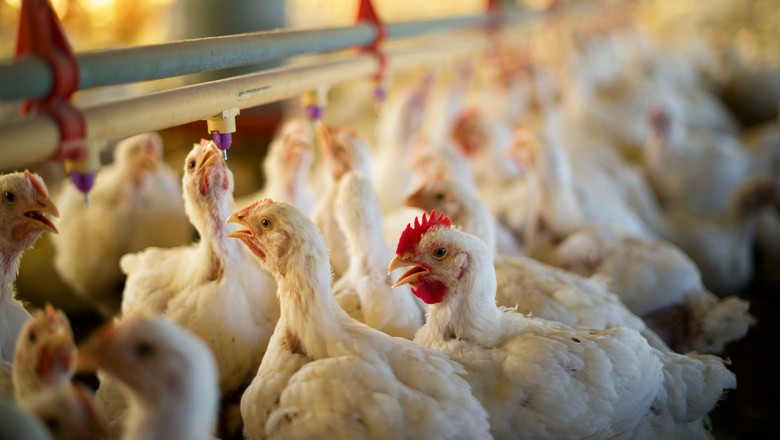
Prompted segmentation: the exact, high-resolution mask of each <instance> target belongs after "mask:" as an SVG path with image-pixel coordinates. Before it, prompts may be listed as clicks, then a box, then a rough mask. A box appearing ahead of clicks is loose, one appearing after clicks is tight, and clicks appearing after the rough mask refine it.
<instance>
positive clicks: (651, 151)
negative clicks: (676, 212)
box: [643, 106, 754, 214]
mask: <svg viewBox="0 0 780 440" xmlns="http://www.w3.org/2000/svg"><path fill="white" fill-rule="evenodd" d="M648 118H649V119H650V126H651V127H652V135H651V137H650V140H649V141H648V143H647V144H646V145H645V149H644V162H643V164H644V167H645V172H646V174H647V177H648V180H649V182H650V183H651V184H652V187H653V190H654V191H655V193H656V195H657V196H658V199H659V200H660V201H661V202H662V203H663V204H664V205H666V206H670V207H683V208H685V209H688V210H691V211H696V212H711V213H716V214H720V213H723V212H725V210H726V208H727V207H728V204H729V202H730V201H731V200H732V199H733V195H734V192H735V191H736V190H737V188H739V187H740V186H741V185H742V184H743V183H744V182H746V180H747V178H748V177H750V174H751V172H752V170H753V166H754V164H753V163H752V158H751V157H750V156H749V154H748V153H747V149H745V148H744V147H743V146H742V145H741V144H740V142H739V139H738V138H736V137H733V136H728V135H726V134H723V133H712V132H710V131H704V130H698V131H697V130H695V129H691V128H688V127H684V126H682V124H680V123H679V122H678V121H677V122H676V121H675V119H674V115H671V114H670V112H669V111H668V110H665V109H664V108H662V107H659V106H656V107H652V108H651V109H650V110H649V112H648Z"/></svg>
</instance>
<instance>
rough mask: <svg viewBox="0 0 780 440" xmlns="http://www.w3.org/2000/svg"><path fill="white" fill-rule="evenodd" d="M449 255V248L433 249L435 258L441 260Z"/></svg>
mask: <svg viewBox="0 0 780 440" xmlns="http://www.w3.org/2000/svg"><path fill="white" fill-rule="evenodd" d="M446 256H447V248H438V249H435V250H434V251H433V258H435V259H437V260H441V259H442V258H444V257H446Z"/></svg>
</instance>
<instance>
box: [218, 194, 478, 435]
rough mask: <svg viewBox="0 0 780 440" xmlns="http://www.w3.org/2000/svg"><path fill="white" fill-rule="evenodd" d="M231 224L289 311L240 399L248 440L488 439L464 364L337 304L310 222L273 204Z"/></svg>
mask: <svg viewBox="0 0 780 440" xmlns="http://www.w3.org/2000/svg"><path fill="white" fill-rule="evenodd" d="M229 221H233V222H237V223H240V224H241V225H243V226H245V227H246V228H247V229H245V230H240V231H236V232H234V233H232V234H231V235H232V236H234V237H236V238H239V239H240V240H241V241H242V242H243V243H244V244H246V246H247V247H248V248H249V249H251V250H252V252H253V253H254V254H255V255H256V256H257V258H258V259H259V260H260V261H261V262H262V264H263V265H264V266H265V267H266V268H267V269H268V270H269V271H270V272H272V273H273V274H274V276H275V277H276V280H277V283H278V285H279V289H278V291H277V294H278V296H279V302H280V304H281V311H282V312H281V317H280V318H279V322H278V324H277V327H276V330H275V331H274V335H273V338H272V340H271V343H270V345H269V349H268V351H267V353H266V356H265V357H264V358H263V362H262V364H261V365H260V369H259V370H258V372H257V376H256V377H255V379H254V381H253V382H252V384H251V385H250V386H249V388H247V390H246V392H245V393H244V396H243V398H242V399H241V413H242V415H243V418H244V422H245V431H244V433H245V436H246V437H247V438H250V439H258V438H311V437H319V438H372V439H373V438H375V439H379V438H387V436H388V435H393V436H399V437H404V438H464V439H475V438H488V437H489V433H488V422H487V415H486V414H485V411H484V409H483V408H482V406H481V405H480V404H479V402H478V401H477V400H476V399H475V398H474V397H473V396H472V395H471V392H470V390H469V387H468V385H467V383H466V381H465V380H464V379H463V377H462V376H461V375H462V374H463V373H464V372H463V370H462V368H461V366H460V365H458V364H457V363H454V362H451V361H450V360H449V359H448V358H447V356H445V355H443V354H441V353H437V352H435V351H431V350H427V349H423V348H421V347H419V346H417V345H416V344H413V343H412V342H410V341H407V340H404V339H401V338H393V337H390V336H388V335H386V334H384V333H382V332H380V331H378V330H374V329H372V328H370V327H367V326H365V325H364V324H362V323H360V322H359V321H356V320H354V319H352V318H350V317H349V316H348V315H347V314H346V313H345V312H344V311H343V310H342V309H341V308H340V307H339V306H338V304H336V302H335V301H334V300H333V295H332V293H331V288H330V265H329V264H328V260H329V259H328V253H327V247H326V246H325V241H324V239H323V237H322V234H321V233H320V232H319V230H318V229H317V227H316V226H315V225H314V224H313V223H312V222H311V221H310V220H309V219H308V218H306V216H305V215H303V214H302V213H301V212H300V211H298V210H297V209H295V208H294V207H293V206H291V205H287V204H285V203H275V202H273V201H271V200H268V199H265V200H260V201H258V202H257V203H255V204H254V205H252V206H249V207H247V208H245V209H243V210H241V211H238V212H236V213H234V214H233V215H232V216H231V217H230V219H229Z"/></svg>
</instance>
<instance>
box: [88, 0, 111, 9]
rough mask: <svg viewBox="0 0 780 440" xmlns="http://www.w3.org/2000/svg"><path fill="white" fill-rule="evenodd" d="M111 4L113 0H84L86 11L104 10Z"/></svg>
mask: <svg viewBox="0 0 780 440" xmlns="http://www.w3.org/2000/svg"><path fill="white" fill-rule="evenodd" d="M113 4H114V0H84V6H85V7H87V8H88V9H104V8H108V7H110V6H113Z"/></svg>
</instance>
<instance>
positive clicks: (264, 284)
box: [121, 141, 279, 393]
mask: <svg viewBox="0 0 780 440" xmlns="http://www.w3.org/2000/svg"><path fill="white" fill-rule="evenodd" d="M182 186H183V188H184V203H185V207H186V209H187V215H188V217H189V218H190V220H191V221H192V224H193V225H194V226H195V229H197V231H198V233H199V234H200V241H199V242H198V243H195V244H192V245H189V246H185V247H178V248H170V249H161V248H149V249H147V250H145V251H143V252H141V253H138V254H128V255H125V256H124V257H122V260H121V266H122V270H123V271H124V272H125V273H126V274H127V283H126V287H125V291H124V300H123V302H122V313H123V314H124V313H129V312H132V311H134V310H145V311H150V312H156V313H160V314H164V315H166V316H167V317H168V318H170V319H171V320H172V321H173V322H175V323H177V324H179V325H181V326H183V327H184V328H186V329H187V330H189V331H191V332H192V333H194V334H195V335H197V336H199V337H201V338H202V339H203V340H204V341H205V342H206V344H208V346H209V348H211V350H212V351H213V353H214V356H215V357H216V359H217V366H218V367H219V369H218V371H219V383H220V388H221V389H222V392H223V393H228V392H231V391H234V390H237V389H238V388H239V387H241V386H242V385H245V384H247V383H248V382H249V381H250V380H251V378H252V376H253V375H254V373H255V372H256V371H257V367H258V366H259V365H260V359H262V357H263V352H264V351H265V347H266V345H267V344H268V340H269V339H270V337H271V333H272V332H273V328H274V326H275V325H276V320H277V319H278V317H279V306H278V303H277V300H276V296H275V294H274V292H275V291H276V285H275V283H274V280H273V278H272V277H271V275H270V274H268V273H267V272H265V271H264V270H263V269H262V268H261V267H260V265H259V264H258V263H257V260H256V259H255V258H254V257H253V256H252V255H251V253H249V252H247V250H246V249H245V248H244V247H243V246H241V245H240V243H237V242H236V241H235V240H231V239H229V238H228V234H229V233H230V232H231V230H232V226H226V225H225V223H224V222H225V219H226V218H227V217H228V216H229V215H230V211H231V209H232V208H233V175H232V173H231V172H230V169H228V167H227V164H226V162H225V161H224V160H223V159H222V155H221V154H220V152H219V150H218V149H217V147H216V145H214V144H213V143H212V142H205V141H202V142H201V143H200V144H195V145H194V147H193V148H192V150H191V151H190V153H189V154H188V155H187V158H186V159H185V162H184V176H183V177H182Z"/></svg>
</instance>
